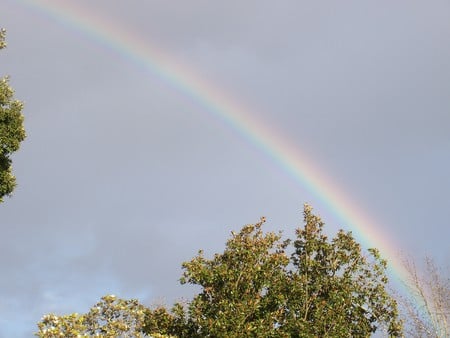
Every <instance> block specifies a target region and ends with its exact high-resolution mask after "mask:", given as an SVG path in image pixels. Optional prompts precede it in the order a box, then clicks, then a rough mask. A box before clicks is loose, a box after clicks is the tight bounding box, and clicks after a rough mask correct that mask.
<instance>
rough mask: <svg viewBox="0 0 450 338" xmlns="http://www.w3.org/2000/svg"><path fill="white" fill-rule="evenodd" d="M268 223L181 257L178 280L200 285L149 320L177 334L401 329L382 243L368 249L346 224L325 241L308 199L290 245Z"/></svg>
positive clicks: (352, 333)
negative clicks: (218, 250) (215, 248)
mask: <svg viewBox="0 0 450 338" xmlns="http://www.w3.org/2000/svg"><path fill="white" fill-rule="evenodd" d="M264 222H265V219H264V218H263V219H261V221H260V222H259V223H257V224H255V225H247V226H245V227H244V228H243V229H242V230H241V231H240V232H239V233H232V237H231V238H230V239H229V240H228V242H227V244H226V248H225V250H224V252H223V253H222V254H216V255H214V257H213V258H212V259H206V258H205V257H204V254H203V252H202V251H200V252H199V254H198V255H197V256H196V257H194V258H193V259H192V260H191V261H189V262H186V263H184V264H183V268H184V273H183V276H182V278H181V283H182V284H184V283H190V284H194V285H198V286H200V287H201V292H200V293H199V294H198V295H196V296H195V297H194V298H193V300H192V301H191V302H189V303H188V304H187V305H186V306H185V307H184V308H183V306H182V305H181V304H178V305H177V306H176V308H175V311H173V310H172V314H170V313H169V312H167V311H164V312H163V313H164V316H161V312H159V313H158V315H159V318H160V319H161V318H163V320H159V321H158V318H156V316H155V313H152V312H150V313H149V319H148V322H149V321H153V324H155V323H157V324H158V323H159V324H161V323H165V326H164V331H163V332H164V333H168V334H172V335H175V336H178V337H368V336H370V335H371V334H372V333H374V332H376V331H377V330H378V329H380V328H381V327H384V328H385V329H386V330H387V331H388V333H389V335H391V336H401V334H402V326H401V322H400V321H399V319H398V312H397V304H396V301H395V300H394V299H393V298H392V297H391V296H390V295H389V294H388V292H387V291H386V284H387V282H388V280H387V277H386V275H385V269H386V264H387V263H386V261H385V260H383V259H381V258H380V255H379V253H378V251H377V250H375V249H371V250H369V252H368V255H367V256H365V255H363V254H362V250H361V247H360V245H359V244H358V243H357V242H356V241H355V240H354V238H353V237H352V235H351V233H345V232H343V231H339V233H338V234H337V236H336V237H335V238H333V239H332V240H331V241H328V239H327V236H325V235H324V234H323V231H322V230H323V225H324V224H323V223H322V221H321V220H320V218H319V217H318V216H315V215H313V213H312V208H311V207H310V206H308V205H305V208H304V227H303V228H299V229H297V232H296V235H297V237H296V240H295V241H294V242H293V247H290V244H291V243H292V242H291V241H289V240H287V241H282V239H281V234H275V233H272V232H269V233H264V232H263V231H262V225H263V223H264ZM289 249H291V250H292V251H293V253H292V254H291V255H288V251H289ZM159 327H161V325H159ZM152 328H153V330H157V329H158V325H153V326H152V325H149V326H147V330H148V331H147V332H149V333H152V332H154V331H152Z"/></svg>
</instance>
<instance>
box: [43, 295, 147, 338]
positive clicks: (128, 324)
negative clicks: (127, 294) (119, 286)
mask: <svg viewBox="0 0 450 338" xmlns="http://www.w3.org/2000/svg"><path fill="white" fill-rule="evenodd" d="M146 312H147V308H146V307H144V306H143V305H142V304H140V303H139V302H138V301H137V300H136V299H131V300H124V299H120V298H117V297H116V296H113V295H108V296H104V297H102V299H101V301H100V302H99V303H97V304H95V305H94V306H93V307H92V308H91V309H90V311H89V312H88V313H86V314H81V315H79V314H77V313H74V314H70V315H66V316H56V315H54V314H50V315H46V316H44V317H43V318H42V320H41V322H39V323H38V328H39V331H38V332H37V333H36V336H38V337H41V338H56V337H65V338H77V337H92V336H94V337H105V338H114V337H144V334H143V333H142V328H143V326H144V320H145V316H146Z"/></svg>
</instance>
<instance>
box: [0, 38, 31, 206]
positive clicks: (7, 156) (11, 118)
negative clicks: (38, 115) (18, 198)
mask: <svg viewBox="0 0 450 338" xmlns="http://www.w3.org/2000/svg"><path fill="white" fill-rule="evenodd" d="M4 47H6V43H5V31H4V30H0V49H3V48H4ZM22 110H23V104H22V102H20V101H18V100H15V99H14V91H13V90H12V88H11V87H10V86H9V83H8V77H3V78H1V79H0V202H3V197H4V196H7V195H10V194H11V193H12V191H13V190H14V187H15V186H16V179H15V177H14V175H13V174H12V167H11V154H12V153H13V152H15V151H17V150H18V149H19V146H20V143H21V142H22V141H23V140H24V139H25V130H24V128H23V115H22Z"/></svg>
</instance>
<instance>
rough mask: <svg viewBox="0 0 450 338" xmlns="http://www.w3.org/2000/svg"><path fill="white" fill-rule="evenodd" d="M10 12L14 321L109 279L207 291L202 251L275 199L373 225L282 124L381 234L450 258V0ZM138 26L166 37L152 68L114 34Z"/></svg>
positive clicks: (157, 38) (102, 289) (271, 224)
mask: <svg viewBox="0 0 450 338" xmlns="http://www.w3.org/2000/svg"><path fill="white" fill-rule="evenodd" d="M55 8H63V9H64V11H62V12H59V14H55V13H54V12H51V11H50V9H55ZM71 8H72V9H75V10H76V11H78V12H79V13H85V14H86V15H87V14H89V15H88V17H89V20H90V22H91V23H93V26H90V27H91V28H86V27H84V28H82V27H81V26H80V25H77V24H76V23H73V22H69V21H68V17H69V16H65V15H69V14H70V13H72V12H71V10H72V9H71ZM69 9H70V10H69ZM76 11H75V12H76ZM52 13H53V14H52ZM63 13H65V14H63ZM105 22H106V23H109V26H107V25H106V26H105V25H103V27H109V28H111V29H112V30H111V31H110V32H109V33H108V31H106V34H107V35H108V34H109V35H110V39H112V40H110V42H107V41H106V40H105V39H104V37H103V38H102V37H101V36H99V35H96V34H95V32H94V30H93V29H92V27H97V26H96V25H97V24H98V25H99V26H101V25H102V23H105ZM0 26H1V27H3V28H6V29H7V42H8V47H7V49H5V50H3V51H1V53H0V67H1V68H0V70H1V72H0V76H4V75H10V76H11V85H12V86H13V88H14V89H15V92H16V97H17V98H18V99H21V100H23V101H24V103H25V110H24V115H25V127H26V130H27V134H28V137H27V139H26V141H25V142H24V143H23V144H22V147H21V149H20V150H19V151H18V152H17V153H16V154H15V155H14V158H13V165H14V173H15V175H16V177H17V182H18V186H17V189H16V190H15V192H14V194H13V196H12V197H11V198H7V199H6V200H5V202H4V203H3V204H1V205H0V214H1V217H0V229H1V232H2V235H1V236H0V269H1V275H2V278H0V299H2V303H1V304H0V336H2V337H3V336H8V337H30V336H31V335H32V332H35V331H36V322H38V321H39V320H40V318H41V317H42V315H44V314H46V313H50V312H55V313H57V314H64V313H71V312H86V311H87V310H88V309H89V307H90V306H92V305H93V304H95V303H96V302H97V301H98V300H99V298H100V297H101V296H102V295H105V294H116V295H119V296H121V297H124V298H139V299H140V300H141V301H142V302H143V303H144V304H147V305H151V304H155V303H165V304H169V305H170V304H172V303H173V302H174V301H175V300H178V299H180V298H183V297H187V298H188V297H189V296H190V295H192V293H193V292H194V289H193V288H192V287H189V286H181V285H179V282H178V279H179V277H180V276H181V272H182V270H181V263H182V262H183V261H187V260H189V259H191V258H192V257H193V256H194V255H195V254H196V253H197V251H198V250H199V249H205V251H206V254H207V255H208V254H209V255H211V254H213V253H215V252H220V251H221V250H223V248H224V243H225V241H226V239H227V238H228V236H229V235H230V232H231V231H232V230H238V229H240V227H241V226H243V225H245V224H248V223H255V222H257V221H258V220H259V218H260V217H261V216H265V217H267V219H268V222H267V225H266V229H267V230H277V231H278V230H282V231H283V232H284V234H285V236H286V237H292V236H293V235H294V231H295V229H296V228H297V227H298V226H300V225H301V224H302V205H303V203H305V202H308V203H310V204H311V205H312V206H313V207H314V209H315V210H316V212H317V213H318V214H320V215H321V216H322V218H323V220H324V221H325V223H326V228H325V231H326V232H327V233H329V234H330V235H332V234H333V233H335V232H336V231H337V229H340V228H343V229H346V230H355V229H354V227H353V226H350V227H349V225H348V224H346V219H345V218H342V217H339V215H338V214H337V212H336V210H337V209H339V205H340V204H339V201H335V200H333V198H331V197H330V196H325V195H322V194H320V193H317V191H314V186H313V189H311V186H308V184H305V182H303V181H302V180H301V179H300V180H299V179H298V177H295V176H296V175H295V174H292V172H289V170H286V166H285V165H283V164H282V163H281V162H280V161H278V160H277V158H276V156H273V154H270V152H269V151H267V149H266V148H267V147H266V146H267V145H271V144H272V143H273V142H274V141H273V140H272V139H271V137H272V136H273V137H275V135H276V137H277V139H281V140H282V141H283V142H284V143H283V144H288V145H289V146H290V148H291V149H292V151H291V153H290V154H291V156H292V157H295V156H298V160H299V161H300V162H304V163H305V164H308V165H309V164H311V165H312V166H313V167H314V168H317V170H318V171H320V173H321V174H323V175H324V177H327V179H328V181H327V182H331V183H332V184H333V185H336V186H337V187H339V188H338V191H340V192H343V193H344V192H345V195H346V196H347V197H348V198H349V200H350V201H351V208H352V209H356V210H359V211H360V212H361V213H363V214H364V215H366V217H367V219H369V220H371V224H372V225H371V227H372V228H371V230H372V231H375V233H377V234H379V235H380V236H381V237H380V238H379V239H377V240H373V241H370V240H369V241H367V242H363V244H364V246H365V245H366V244H367V245H371V246H373V245H375V246H377V245H380V246H383V244H384V243H383V242H384V241H386V242H389V243H390V244H389V247H390V248H391V249H392V250H391V251H390V254H391V255H392V252H395V253H396V254H398V255H399V256H400V255H412V256H413V257H415V258H416V259H419V260H420V259H422V258H423V257H425V256H427V255H428V256H431V257H433V258H435V259H436V261H437V262H439V263H444V262H446V261H447V260H449V259H450V246H449V244H448V238H449V237H450V221H449V220H450V208H449V204H450V196H449V191H450V179H449V176H448V173H449V172H450V156H449V155H450V95H449V94H448V93H449V92H450V62H449V60H450V43H449V42H450V2H449V1H448V0H445V1H444V0H430V1H426V2H424V1H416V0H399V1H394V2H393V1H387V0H377V1H364V2H362V1H357V0H354V1H349V0H343V1H339V2H336V1H298V0H296V1H284V0H283V1H277V2H272V1H265V0H263V1H246V2H242V1H235V0H229V1H223V2H211V1H206V0H193V1H190V2H185V1H177V2H168V1H162V0H155V1H144V0H128V1H126V2H125V1H117V0H96V1H88V0H76V1H75V0H70V1H69V0H58V1H56V0H46V1H43V0H42V1H16V0H2V5H1V10H0ZM97 33H98V32H97ZM104 33H105V32H104ZM118 33H119V34H118ZM127 37H128V38H130V37H132V38H133V39H134V40H135V41H139V46H141V47H142V48H144V49H145V48H148V49H149V50H150V51H153V52H154V53H160V54H158V55H159V59H158V58H156V56H155V59H153V60H152V62H153V63H152V67H153V69H152V67H148V64H145V62H142V61H143V60H144V59H143V58H141V59H139V57H138V58H136V55H138V56H139V55H141V54H139V53H138V52H136V53H137V54H135V55H134V56H133V54H130V53H126V52H124V51H123V50H122V51H121V50H120V48H117V46H116V47H115V46H114V43H111V41H115V42H116V43H120V41H122V42H123V39H125V38H127ZM155 55H156V54H155ZM141 56H142V55H141ZM162 65H164V67H165V68H164V69H165V70H164V71H162V73H161V71H160V70H161V69H160V68H158V67H160V66H161V67H162ZM180 72H186V74H191V75H189V76H185V75H182V74H181V73H180ZM169 73H170V74H172V75H173V76H174V77H175V80H173V79H172V80H171V79H168V74H169ZM183 74H184V73H183ZM183 76H184V77H183ZM180 78H183V79H184V81H185V82H184V84H183V85H182V86H180V84H179V81H178V80H176V79H180ZM195 79H197V80H199V81H201V83H203V84H204V87H202V88H203V90H197V92H195V83H194V82H195V81H194V80H195ZM191 80H192V81H193V82H192V83H191V82H190V81H191ZM177 81H178V82H177ZM190 88H194V89H192V90H193V91H194V94H193V92H192V91H190ZM213 90H214V92H216V93H219V94H220V95H221V96H223V97H225V98H226V99H225V101H224V102H234V103H233V105H230V107H231V108H230V109H229V111H228V112H227V111H225V113H224V116H227V114H228V113H229V114H231V115H232V114H234V112H233V111H232V110H233V108H240V109H242V112H243V113H242V115H243V116H244V115H245V116H246V118H249V119H250V121H251V122H250V123H249V125H248V126H247V127H246V128H247V129H246V128H240V127H239V126H237V124H236V123H229V122H227V121H225V120H224V119H223V118H221V117H220V116H218V114H217V112H215V111H214V109H213V108H212V107H211V106H208V104H205V102H204V101H205V100H208V99H210V98H211V94H210V93H212V92H213ZM202 100H203V101H202ZM219 108H220V107H219ZM239 114H241V113H239ZM231 115H230V116H231ZM222 117H223V116H222ZM256 125H258V126H263V127H264V128H266V129H267V130H269V133H267V134H264V137H263V135H262V134H257V135H256V138H257V137H258V135H259V137H260V138H261V139H260V140H259V141H260V143H259V144H258V142H254V140H253V142H252V140H251V138H249V133H248V131H249V130H253V131H256V132H258V130H261V129H260V128H259V127H256ZM261 142H262V145H261ZM306 162H307V163H306ZM321 184H323V185H324V186H326V184H325V183H321ZM349 221H350V220H349ZM360 229H362V230H361V231H362V233H363V234H364V229H365V228H364V227H362V228H360ZM369 237H370V236H369ZM365 248H367V247H365ZM386 258H387V259H388V260H389V259H391V260H398V259H399V258H398V257H386Z"/></svg>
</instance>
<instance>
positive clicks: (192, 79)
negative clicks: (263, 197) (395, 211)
mask: <svg viewBox="0 0 450 338" xmlns="http://www.w3.org/2000/svg"><path fill="white" fill-rule="evenodd" d="M18 2H19V3H20V4H22V5H24V6H25V7H27V8H28V9H31V10H33V11H36V12H39V13H40V14H44V15H45V16H46V17H49V18H51V19H52V20H54V21H57V22H58V23H59V24H61V25H63V26H65V27H67V28H68V29H71V30H73V31H75V32H77V33H81V34H83V35H84V36H86V37H88V38H89V39H91V40H93V41H95V42H96V43H98V44H101V45H103V46H105V47H107V48H108V49H109V50H111V51H113V52H115V53H117V54H119V55H121V56H122V57H123V58H124V59H126V60H129V61H130V60H131V61H132V62H134V63H137V64H138V65H140V66H142V67H143V68H144V69H146V70H147V71H148V72H149V73H150V74H152V75H154V76H157V77H158V78H159V79H160V80H161V81H164V82H165V83H167V84H168V85H169V86H170V87H171V88H173V89H174V90H176V91H177V92H179V93H180V94H182V95H184V96H186V97H188V98H189V99H192V100H193V101H194V102H195V103H196V104H198V105H201V106H203V107H204V108H205V109H206V111H208V112H209V114H211V115H212V116H214V117H215V118H216V119H219V120H221V121H222V123H224V124H226V125H227V126H229V128H232V129H233V130H235V131H237V132H238V134H239V135H241V136H242V138H244V139H245V140H246V141H247V142H249V143H251V144H252V145H253V146H255V147H256V148H258V149H259V150H260V151H261V152H262V153H264V154H265V155H266V156H268V157H269V158H270V159H271V160H272V161H274V162H275V163H276V164H277V166H278V167H279V168H280V169H282V170H283V171H285V172H286V173H287V174H288V175H289V176H290V177H291V178H292V179H293V180H294V181H295V182H296V183H298V184H299V185H300V186H302V187H304V188H306V189H308V191H309V192H310V193H312V194H313V195H314V196H315V197H316V198H318V199H319V200H321V201H322V202H323V203H324V204H325V205H326V206H327V208H328V209H329V210H330V211H331V212H332V213H333V214H334V215H335V216H336V217H337V219H339V220H340V221H341V222H342V224H346V226H347V227H349V228H350V229H351V230H352V232H353V234H354V236H355V237H356V238H357V239H358V240H359V241H360V242H362V243H363V246H365V247H376V248H378V249H379V250H380V252H381V254H382V256H383V257H387V258H388V259H389V269H388V270H389V274H390V275H392V276H395V278H397V281H395V280H394V282H399V281H400V282H402V281H406V279H407V273H406V271H405V268H404V267H403V264H402V261H401V260H400V259H399V255H398V246H397V245H394V243H392V242H390V240H389V238H390V236H388V235H386V234H383V233H382V232H381V230H380V229H379V227H377V222H375V221H374V218H373V217H369V216H368V214H367V213H366V212H363V211H362V210H360V208H358V205H357V203H354V202H353V201H351V199H350V198H349V197H348V196H346V195H345V193H344V190H343V189H342V188H341V187H339V186H338V185H337V184H336V183H335V182H332V181H331V180H330V179H329V178H328V177H327V175H326V174H325V173H323V172H322V171H321V170H320V169H319V168H317V167H316V166H314V162H313V161H312V160H311V159H309V158H308V157H307V155H306V154H303V153H302V152H301V149H299V148H298V147H297V146H295V145H294V144H293V143H290V142H289V140H287V139H286V138H285V137H284V136H282V135H281V134H280V133H278V132H277V131H276V130H274V129H273V128H270V127H269V126H268V125H267V124H266V123H264V121H262V120H261V119H260V118H258V119H257V118H256V117H255V116H256V115H255V114H251V110H250V109H248V108H247V107H244V106H243V105H242V104H240V103H239V104H238V103H237V102H235V101H234V100H233V98H232V97H230V96H228V95H227V94H226V93H224V92H223V91H221V90H220V88H215V87H214V85H213V84H211V83H207V82H205V81H204V80H202V79H201V78H200V77H199V76H198V75H197V74H196V73H195V71H193V70H190V69H188V68H187V67H183V66H182V65H180V63H179V61H178V60H176V59H173V58H172V57H171V56H170V55H168V54H167V53H165V52H164V51H163V50H161V49H159V48H158V47H157V46H154V45H149V42H148V41H147V40H144V39H143V38H140V37H138V36H136V35H135V34H132V33H131V32H129V31H127V30H126V29H124V27H120V26H119V25H117V22H114V23H113V22H111V21H108V20H107V19H106V18H104V17H101V16H99V15H98V14H96V13H92V12H91V11H89V9H88V8H83V7H80V6H79V5H78V6H77V4H76V1H72V2H69V1H67V0H21V1H18Z"/></svg>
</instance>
